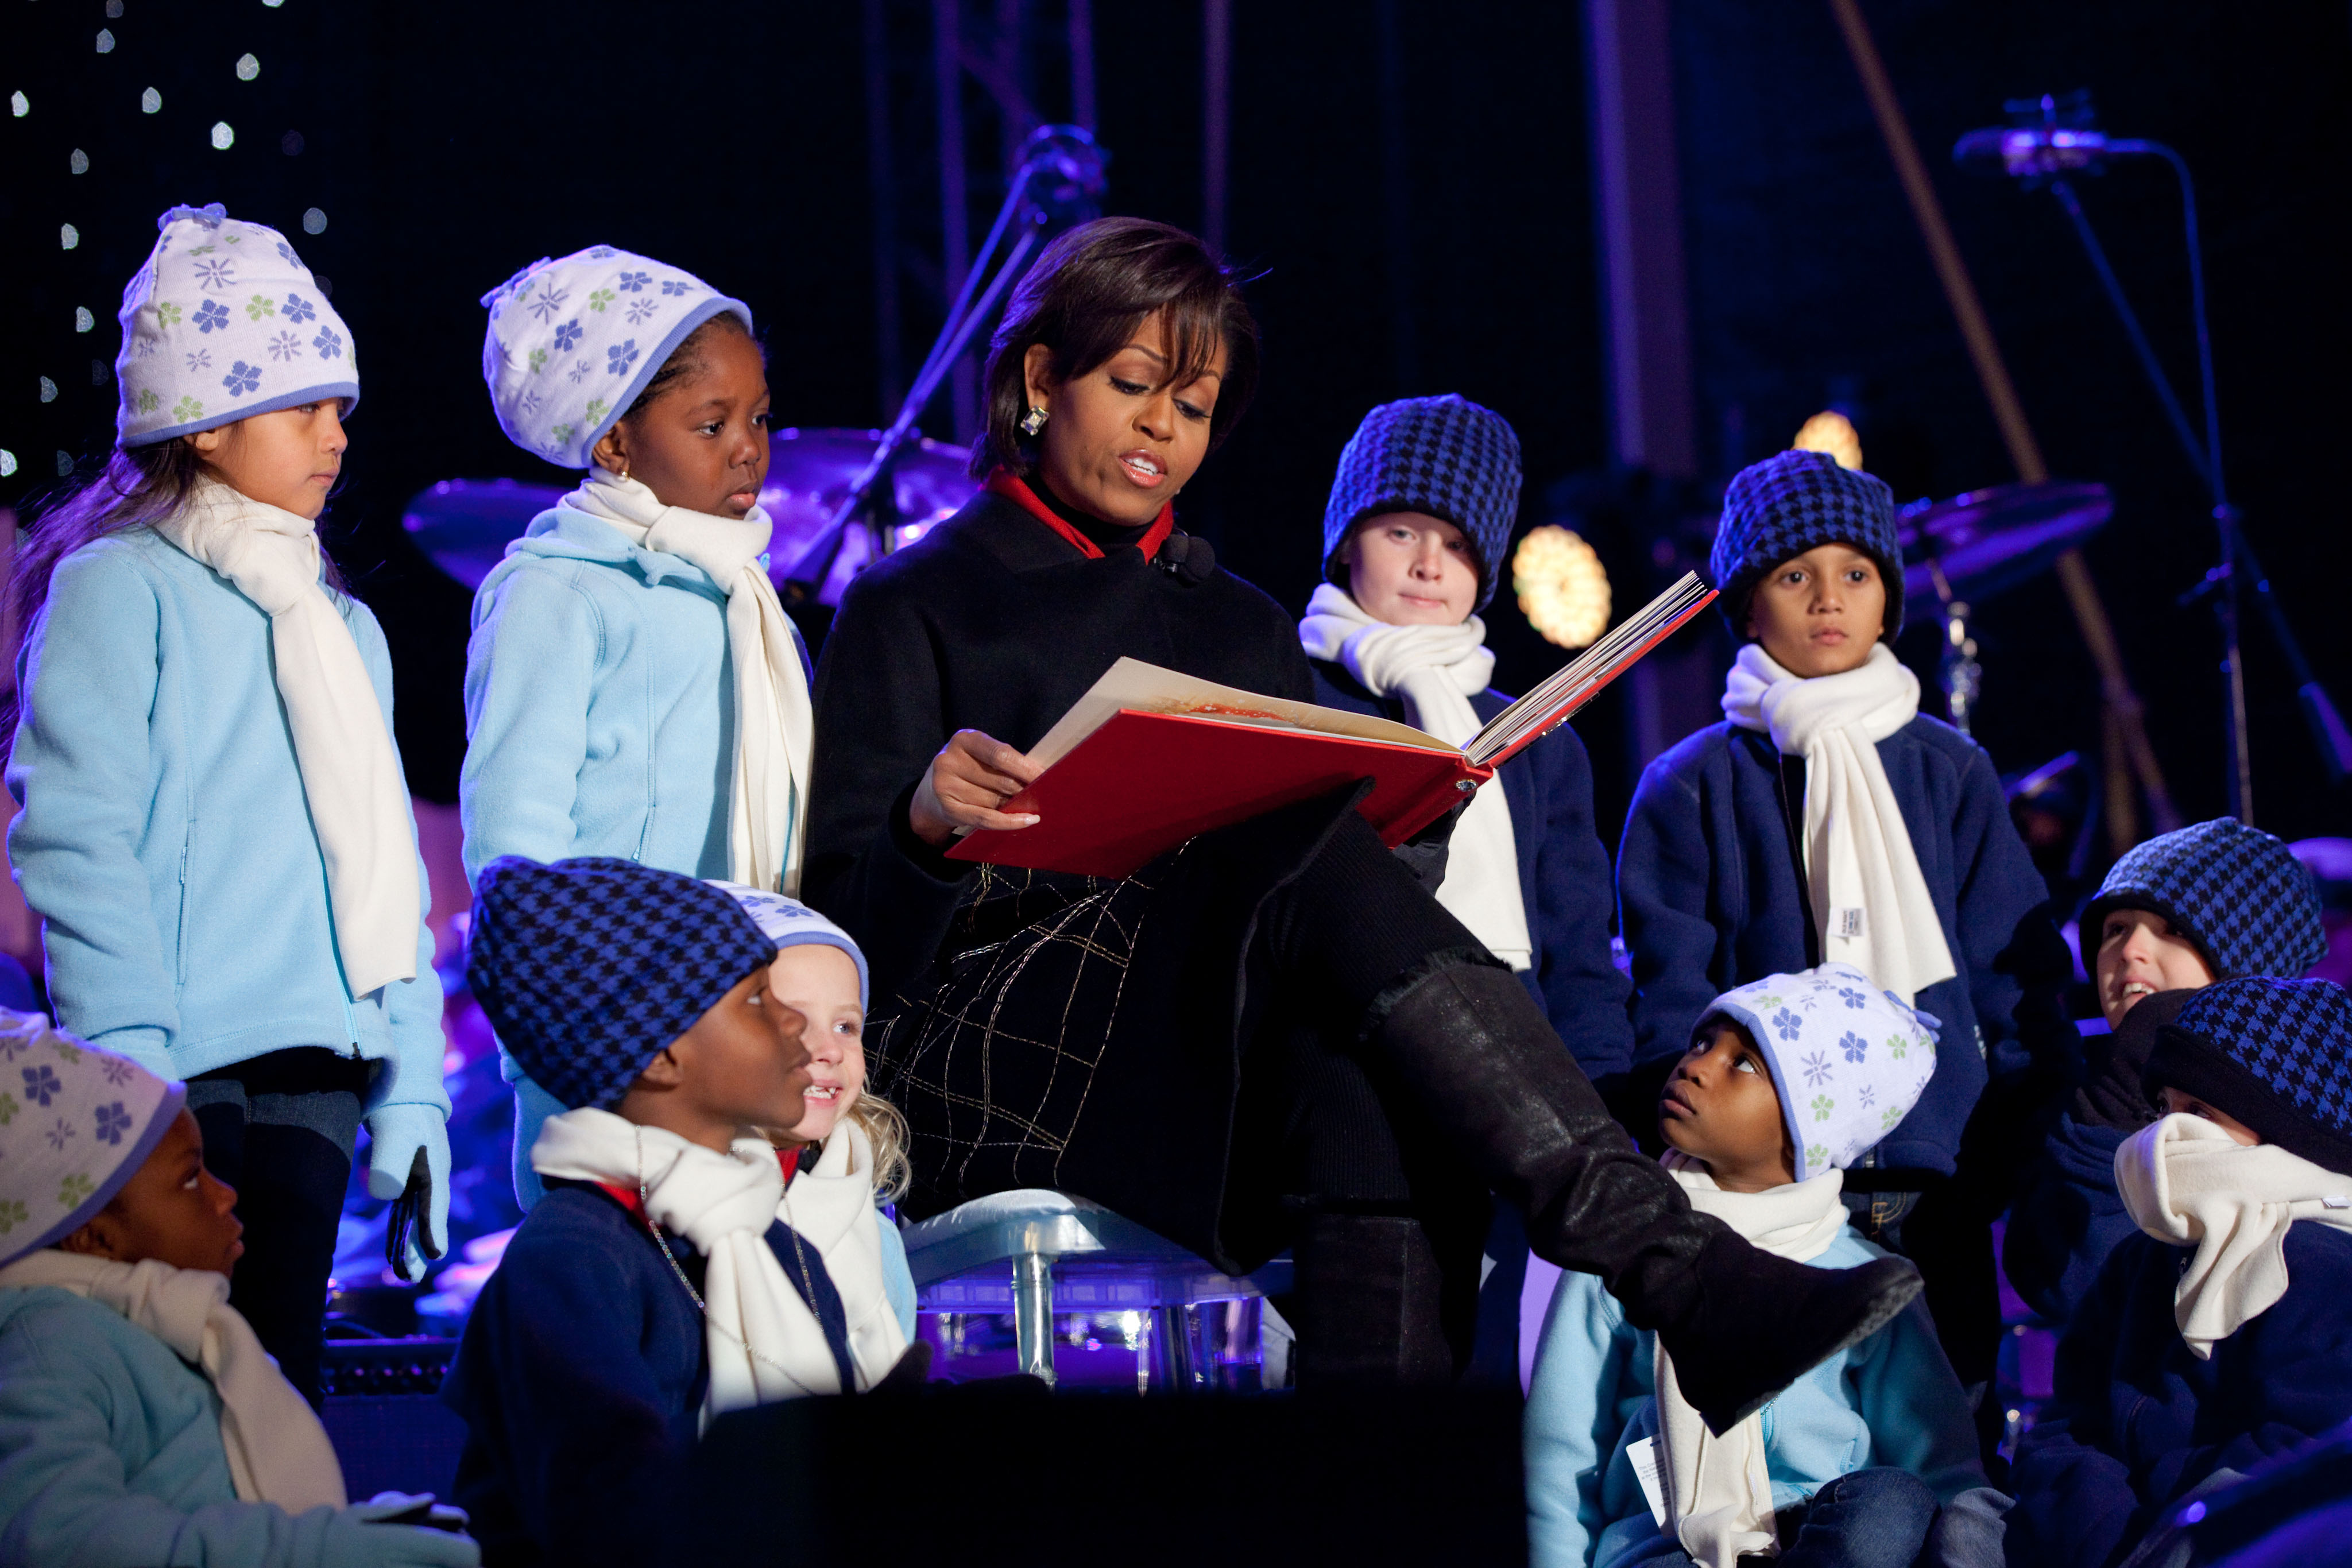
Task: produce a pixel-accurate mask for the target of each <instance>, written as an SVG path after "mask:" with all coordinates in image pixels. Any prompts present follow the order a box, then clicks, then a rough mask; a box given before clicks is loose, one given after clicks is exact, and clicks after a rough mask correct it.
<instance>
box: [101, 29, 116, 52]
mask: <svg viewBox="0 0 2352 1568" xmlns="http://www.w3.org/2000/svg"><path fill="white" fill-rule="evenodd" d="M98 52H99V53H100V54H101V55H110V54H112V53H113V52H114V35H113V34H112V33H110V32H108V31H107V30H106V29H105V28H104V27H100V29H99V30H98Z"/></svg>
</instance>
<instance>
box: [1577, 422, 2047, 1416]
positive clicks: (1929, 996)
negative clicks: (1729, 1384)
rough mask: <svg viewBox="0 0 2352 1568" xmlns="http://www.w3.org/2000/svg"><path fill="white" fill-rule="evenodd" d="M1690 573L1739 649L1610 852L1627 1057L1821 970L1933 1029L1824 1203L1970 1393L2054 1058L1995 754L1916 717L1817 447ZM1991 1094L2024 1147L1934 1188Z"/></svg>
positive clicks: (1854, 487)
mask: <svg viewBox="0 0 2352 1568" xmlns="http://www.w3.org/2000/svg"><path fill="white" fill-rule="evenodd" d="M1711 575H1712V576H1713V577H1714V579H1715V581H1716V583H1717V586H1718V587H1720V588H1721V590H1722V591H1723V596H1722V599H1721V601H1720V603H1721V604H1722V606H1723V608H1724V610H1725V612H1726V613H1727V616H1728V617H1729V619H1730V622H1731V624H1732V627H1733V629H1734V630H1735V632H1737V633H1738V635H1739V636H1740V637H1741V638H1743V639H1745V642H1744V645H1743V646H1742V647H1741V648H1740V650H1739V653H1738V658H1737V659H1736V660H1735V662H1734V663H1733V665H1732V669H1731V672H1730V675H1729V677H1728V679H1727V682H1726V685H1725V690H1724V695H1723V712H1724V722H1723V723H1721V724H1718V725H1713V726H1710V727H1707V728H1706V729H1703V730H1700V731H1699V732H1698V733H1697V734H1696V735H1693V736H1691V737H1687V738H1686V739H1685V740H1684V741H1682V742H1681V744H1679V745H1677V746H1675V747H1673V748H1671V749H1670V750H1668V751H1667V752H1666V753H1665V754H1664V756H1662V757H1660V758H1658V759H1657V760H1656V761H1655V762H1653V763H1652V764H1651V765H1650V766H1649V768H1647V769H1646V770H1645V771H1644V772H1643V775H1642V782H1641V784H1640V786H1639V788H1638V789H1636V790H1635V792H1634V796H1633V806H1632V808H1631V810H1630V811H1629V813H1628V815H1627V819H1626V823H1625V838H1624V843H1623V847H1622V850H1621V851H1620V852H1619V855H1618V861H1617V889H1618V896H1619V900H1620V908H1621V913H1622V918H1623V924H1624V934H1625V946H1626V949H1627V951H1628V953H1629V954H1630V955H1631V956H1632V958H1633V987H1634V994H1633V1009H1632V1010H1633V1034H1634V1057H1635V1060H1636V1061H1637V1063H1646V1064H1651V1065H1652V1066H1653V1067H1654V1070H1657V1071H1663V1070H1664V1062H1665V1061H1667V1060H1669V1059H1670V1058H1671V1056H1672V1054H1673V1053H1675V1052H1679V1051H1681V1050H1682V1049H1683V1044H1684V1042H1685V1040H1688V1039H1689V1036H1690V1030H1691V1026H1692V1025H1693V1023H1695V1022H1696V1019H1698V1017H1699V1015H1700V1013H1701V1012H1702V1011H1704V1010H1705V1009H1706V1007H1707V1006H1708V1005H1709V998H1712V997H1714V996H1716V995H1717V994H1718V993H1720V992H1723V991H1727V990H1730V989H1732V988H1734V987H1737V986H1741V985H1744V984H1747V983H1748V982H1749V981H1752V980H1756V979H1759V978H1760V977H1763V976H1765V975H1768V974H1771V973H1774V972H1780V971H1792V970H1801V969H1806V968H1810V967H1813V966H1815V965H1817V964H1820V963H1822V962H1824V961H1836V962H1843V963H1850V964H1853V966H1854V967H1856V968H1859V969H1860V970H1862V971H1863V972H1864V974H1866V975H1868V976H1870V977H1871V979H1872V982H1873V986H1874V988H1880V989H1885V990H1888V991H1892V992H1893V993H1895V997H1896V998H1899V999H1900V1000H1902V1001H1903V1002H1905V1003H1906V1004H1907V1005H1910V1006H1913V1007H1916V1008H1918V1009H1920V1010H1921V1011H1923V1012H1927V1013H1930V1014H1933V1015H1934V1016H1935V1017H1937V1018H1938V1019H1942V1020H1943V1035H1942V1040H1943V1049H1942V1050H1940V1051H1937V1055H1936V1075H1935V1077H1934V1078H1932V1079H1931V1080H1929V1082H1928V1083H1927V1088H1926V1089H1925V1090H1924V1091H1923V1092H1921V1093H1920V1095H1919V1097H1918V1102H1917V1103H1916V1105H1914V1106H1912V1108H1911V1109H1910V1111H1909V1113H1908V1114H1906V1116H1904V1117H1903V1118H1902V1120H1901V1121H1899V1122H1896V1123H1893V1124H1889V1125H1888V1127H1887V1128H1886V1129H1885V1134H1884V1136H1883V1137H1882V1139H1881V1140H1880V1141H1879V1145H1878V1146H1877V1147H1876V1148H1875V1149H1874V1150H1871V1151H1870V1152H1869V1153H1868V1155H1866V1157H1864V1159H1863V1160H1862V1161H1860V1162H1859V1166H1860V1167H1867V1168H1859V1167H1858V1168H1856V1169H1855V1170H1854V1171H1853V1172H1852V1173H1850V1175H1849V1178H1848V1181H1847V1184H1846V1198H1847V1202H1848V1206H1849V1207H1853V1209H1854V1210H1855V1212H1856V1217H1857V1219H1858V1221H1859V1222H1860V1223H1861V1224H1862V1226H1863V1228H1864V1235H1865V1236H1867V1237H1869V1238H1870V1239H1873V1240H1875V1241H1880V1242H1882V1243H1884V1244H1885V1245H1886V1246H1888V1247H1890V1248H1894V1249H1897V1250H1899V1251H1901V1252H1903V1253H1905V1254H1906V1255H1907V1256H1909V1257H1910V1258H1911V1259H1912V1260H1914V1261H1916V1262H1917V1263H1918V1264H1919V1269H1920V1273H1921V1274H1922V1276H1923V1277H1924V1278H1925V1280H1926V1283H1927V1301H1928V1307H1929V1309H1930V1311H1931V1312H1932V1313H1933V1314H1934V1316H1935V1319H1936V1322H1937V1327H1938V1328H1939V1330H1940V1331H1941V1332H1942V1333H1943V1336H1944V1346H1945V1349H1946V1351H1947V1353H1948V1354H1949V1355H1950V1356H1951V1358H1952V1360H1953V1363H1954V1364H1955V1366H1956V1368H1957V1369H1958V1372H1959V1374H1960V1376H1961V1379H1962V1381H1963V1382H1964V1383H1967V1384H1977V1383H1981V1382H1985V1381H1988V1380H1989V1379H1990V1376H1991V1373H1992V1358H1993V1355H1994V1353H1995V1350H1996V1349H1997V1346H1998V1337H1999V1324H2000V1317H1999V1300H1998V1297H1997V1295H1996V1292H1995V1286H1994V1281H1993V1271H1992V1267H1991V1244H1990V1239H1989V1229H1990V1222H1991V1218H1992V1217H1993V1216H1994V1215H1997V1214H1998V1213H1999V1212H2000V1209H2001V1207H2003V1206H2004V1204H2005V1203H2006V1201H2007V1196H2008V1186H2009V1184H2010V1183H2011V1181H2012V1180H2013V1179H2014V1172H2015V1171H2018V1170H2021V1169H2022V1167H2023V1166H2024V1165H2025V1163H2026V1162H2027V1160H2028V1159H2030V1157H2031V1155H2032V1148H2033V1147H2036V1146H2038V1145H2039V1140H2040V1134H2041V1130H2042V1126H2043V1125H2044V1124H2045V1118H2046V1114H2047V1113H2048V1112H2054V1110H2055V1109H2056V1107H2055V1105H2054V1103H2053V1104H2050V1105H2048V1106H2047V1107H2046V1109H2045V1107H2044V1106H2043V1104H2042V1101H2044V1100H2050V1101H2054V1100H2055V1098H2056V1096H2057V1094H2058V1093H2059V1092H2061V1089H2062V1087H2063V1084H2065V1083H2066V1082H2068V1081H2069V1077H2070V1073H2071V1067H2072V1062H2073V1060H2074V1051H2075V1049H2076V1044H2075V1041H2076V1038H2077V1037H2076V1036H2075V1033H2074V1029H2073V1027H2072V1026H2071V1025H2070V1024H2069V1023H2068V1022H2067V1021H2066V1019H2065V1018H2064V1016H2063V1012H2062V1011H2061V1009H2059V1007H2058V992H2059V990H2060V988H2062V987H2063V985H2064V983H2065V982H2066V980H2067V978H2068V977H2069V976H2070V975H2071V974H2072V972H2073V966H2072V963H2071V962H2070V960H2069V958H2068V956H2067V953H2066V949H2065V944H2064V943H2063V941H2061V940H2060V939H2059V937H2058V935H2057V932H2056V929H2055V928H2054V927H2053V925H2051V923H2050V919H2049V915H2048V908H2047V903H2048V894H2047V892H2046V891H2045V889H2044V888H2043V886H2042V877H2041V874H2040V873H2038V872H2036V871H2035V870H2034V868H2033V862H2032V858H2031V857H2030V856H2029V855H2028V854H2027V852H2026V849H2025V845H2024V843H2023V842H2022V841H2021V840H2020V839H2019V838H2018V836H2017V830H2016V829H2015V828H2013V827H2012V826H2011V824H2010V819H2009V807H2008V802H2007V800H2006V799H2005V798H2004V796H2003V795H2002V792H2001V786H2000V778H1999V777H1998V776H1997V775H1996V774H1995V773H1994V772H1993V767H1992V761H1991V759H1990V758H1988V757H1987V756H1986V755H1985V754H1984V751H1983V750H1982V749H1981V748H1980V747H1978V746H1977V745H1976V743H1975V742H1973V741H1971V740H1970V739H1969V737H1967V736H1965V735H1962V734H1960V733H1959V732H1958V730H1956V729H1954V728H1952V727H1950V726H1948V725H1946V724H1942V723H1939V722H1938V721H1937V720H1935V719H1932V718H1929V717H1927V716H1925V715H1923V714H1922V713H1920V712H1919V683H1918V680H1917V678H1916V676H1914V675H1913V674H1911V672H1910V671H1909V670H1907V669H1906V668H1905V667H1904V666H1903V664H1902V663H1901V662H1900V661H1898V660H1897V659H1896V658H1895V653H1894V650H1893V649H1892V648H1890V647H1888V646H1887V642H1888V640H1890V639H1891V638H1892V637H1893V636H1894V634H1895V632H1896V630H1897V629H1898V628H1899V627H1900V626H1901V625H1902V621H1903V557H1902V549H1901V546H1900V545H1899V544H1898V543H1897V542H1896V539H1895V507H1894V498H1893V496H1892V495H1891V493H1890V492H1889V491H1888V490H1887V488H1886V486H1885V484H1884V483H1883V482H1882V481H1880V480H1878V479H1877V478H1874V477H1873V476H1870V475H1868V474H1864V473H1859V472H1855V471H1853V470H1850V469H1846V468H1842V467H1840V466H1838V465H1837V463H1836V462H1835V461H1834V460H1833V459H1832V458H1830V457H1829V456H1827V455H1824V454H1822V453H1818V452H1784V453H1781V454H1780V455H1779V456H1777V457H1773V458H1770V459H1769V460H1767V461H1765V462H1762V463H1759V464H1757V465H1755V466H1753V467H1750V468H1748V469H1745V470H1743V471H1742V472H1741V473H1740V474H1739V475H1738V476H1736V477H1735V478H1734V479H1733V480H1732V482H1731V485H1730V487H1729V488H1728V490H1727V491H1726V493H1725V496H1724V504H1723V519H1722V522H1721V524H1720V526H1719V527H1718V528H1717V531H1716V538H1715V549H1714V552H1713V555H1712V558H1711ZM1988 1082H1993V1083H1997V1084H1999V1085H2000V1086H2001V1087H2002V1089H2003V1093H2004V1104H2003V1109H2002V1111H2001V1112H2000V1114H1999V1115H1997V1116H1992V1117H1989V1118H1987V1119H1986V1121H1985V1124H1984V1127H1985V1128H1986V1129H1990V1131H1992V1132H1995V1133H2008V1134H2011V1135H2012V1136H2014V1137H2015V1138H2016V1139H2017V1140H2018V1141H2019V1142H2020V1143H2021V1145H2022V1146H2021V1147H2019V1148H2017V1149H2015V1150H2011V1149H2008V1148H1991V1147H1988V1148H1986V1149H1985V1150H1984V1151H1983V1152H1982V1154H1981V1155H1980V1156H1979V1157H1977V1158H1974V1159H1972V1160H1971V1161H1970V1162H1969V1164H1970V1167H1971V1168H1969V1170H1967V1171H1965V1172H1964V1173H1963V1176H1964V1179H1963V1180H1962V1181H1960V1182H1958V1183H1949V1182H1947V1181H1946V1179H1945V1178H1948V1177H1950V1176H1953V1175H1954V1173H1955V1171H1956V1170H1957V1169H1958V1168H1959V1167H1960V1166H1961V1163H1962V1162H1961V1159H1960V1155H1961V1147H1962V1134H1963V1133H1964V1132H1965V1131H1967V1130H1968V1129H1969V1124H1970V1118H1971V1116H1972V1114H1973V1113H1974V1112H1975V1110H1976V1107H1977V1103H1978V1101H1979V1098H1980V1097H1981V1096H1982V1095H1983V1094H1984V1092H1985V1090H1986V1088H1987V1085H1988ZM2012 1101H2014V1102H2023V1103H2020V1104H2012V1103H2011V1102H2012ZM1977 1135H1978V1136H1979V1137H1980V1136H1981V1135H1982V1130H1981V1129H1980V1131H1979V1134H1977ZM1931 1187H1933V1188H1937V1189H1938V1190H1937V1192H1936V1193H1935V1196H1934V1197H1933V1198H1932V1199H1930V1200H1929V1206H1928V1208H1927V1210H1925V1211H1923V1212H1922V1213H1921V1214H1920V1215H1919V1216H1918V1223H1917V1224H1916V1225H1909V1226H1907V1227H1906V1216H1908V1215H1910V1213H1911V1211H1912V1209H1913V1208H1914V1207H1915V1206H1916V1205H1918V1204H1919V1202H1920V1195H1921V1194H1922V1193H1923V1192H1925V1191H1927V1189H1929V1188H1931ZM1938 1210H1940V1212H1937V1211H1938Z"/></svg>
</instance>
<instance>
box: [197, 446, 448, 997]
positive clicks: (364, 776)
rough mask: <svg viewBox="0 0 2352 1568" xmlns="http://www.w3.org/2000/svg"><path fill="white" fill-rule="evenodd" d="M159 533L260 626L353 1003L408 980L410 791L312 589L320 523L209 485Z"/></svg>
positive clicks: (362, 669)
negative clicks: (256, 609) (209, 573)
mask: <svg viewBox="0 0 2352 1568" xmlns="http://www.w3.org/2000/svg"><path fill="white" fill-rule="evenodd" d="M154 528H155V531H156V532H157V533H159V534H161V535H162V536H163V538H167V539H169V540H170V541H171V542H172V543H173V544H174V545H176V546H178V547H179V548H180V549H182V550H184V551H185V552H186V553H187V554H188V555H190V556H192V557H194V559H197V560H200V561H202V562H204V564H205V565H206V566H208V567H210V568H212V569H213V570H215V571H216V572H218V573H220V574H221V576H223V577H225V578H226V579H227V580H229V582H230V583H231V584H232V585H234V586H235V587H236V591H238V592H239V593H242V594H244V595H245V596H246V597H247V599H250V600H252V601H254V602H255V603H256V604H257V605H259V606H261V608H262V610H263V612H265V613H267V614H268V617H269V645H270V652H271V653H272V655H273V658H272V660H271V662H272V663H273V664H275V665H276V666H277V673H278V697H279V699H280V700H281V701H283V702H284V703H285V705H286V723H287V727H289V729H290V730H292V732H293V736H294V761H295V765H296V766H297V767H298V768H299V769H300V770H301V774H302V795H303V798H304V799H305V800H308V801H309V802H310V823H311V826H312V827H313V828H315V829H316V830H317V831H318V835H319V851H320V854H321V855H322V856H323V857H324V858H325V860H326V863H327V903H328V907H329V908H330V910H331V912H332V913H333V915H334V921H335V949H336V952H337V954H338V955H339V956H341V959H342V963H343V979H344V982H345V983H346V984H347V985H349V986H350V987H351V990H352V995H353V996H355V997H363V996H366V995H367V994H368V993H369V992H371V991H373V990H375V989H377V988H379V987H382V986H384V985H386V984H388V983H390V982H392V981H394V980H406V979H412V978H414V977H415V974H416V942H417V930H418V926H419V924H420V922H421V921H422V919H423V918H424V916H423V908H424V902H423V899H422V896H421V894H420V892H419V889H418V885H417V881H416V830H415V823H414V822H413V821H412V820H411V818H410V816H409V810H408V784H407V781H406V780H405V779H403V778H402V776H401V771H400V758H399V757H398V756H397V755H396V754H395V753H394V750H393V746H392V731H391V730H390V728H389V727H386V725H385V724H384V718H383V705H382V704H380V703H378V702H377V701H376V696H375V685H374V684H373V682H371V681H370V680H369V679H368V673H367V665H366V664H364V663H362V661H361V659H360V648H359V644H358V643H356V642H354V641H353V640H352V629H351V627H350V626H348V625H347V624H345V623H344V621H343V618H342V616H341V615H340V614H338V613H336V611H335V606H334V601H331V599H329V598H328V597H327V591H326V589H325V588H324V587H323V586H321V585H320V581H319V533H318V525H317V524H316V523H314V522H312V521H311V520H310V518H308V517H297V516H295V515H294V514H293V513H292V512H289V511H285V510H282V509H281V508H279V507H271V506H267V505H264V504H263V503H262V502H259V501H256V500H253V499H251V498H249V497H246V496H244V495H242V494H240V493H239V492H237V491H236V490H233V489H231V488H230V487H229V486H226V485H223V484H221V483H219V482H218V481H216V480H210V479H207V480H205V481H203V482H202V483H200V484H198V485H197V486H196V487H195V489H194V491H193V492H192V493H191V494H190V496H189V497H188V501H187V504H186V505H185V506H184V507H181V508H180V509H179V510H178V511H176V512H174V513H173V514H172V515H171V516H170V517H165V518H164V519H163V521H161V522H159V523H157V524H155V525H154Z"/></svg>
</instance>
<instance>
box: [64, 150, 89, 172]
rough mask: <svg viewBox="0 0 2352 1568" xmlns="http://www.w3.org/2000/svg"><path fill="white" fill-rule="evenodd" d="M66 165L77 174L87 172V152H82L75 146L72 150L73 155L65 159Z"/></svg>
mask: <svg viewBox="0 0 2352 1568" xmlns="http://www.w3.org/2000/svg"><path fill="white" fill-rule="evenodd" d="M66 167H67V168H68V169H70V170H72V171H73V172H75V173H77V174H87V173H89V153H87V152H83V151H82V150H81V149H80V148H79V147H77V148H75V149H74V150H73V155H72V156H71V157H69V158H68V159H67V160H66Z"/></svg>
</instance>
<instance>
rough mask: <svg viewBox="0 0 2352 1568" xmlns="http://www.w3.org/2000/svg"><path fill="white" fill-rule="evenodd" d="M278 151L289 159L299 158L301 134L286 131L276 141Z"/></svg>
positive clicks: (300, 154) (300, 153)
mask: <svg viewBox="0 0 2352 1568" xmlns="http://www.w3.org/2000/svg"><path fill="white" fill-rule="evenodd" d="M278 151H279V152H283V153H285V154H286V156H288V157H289V158H299V157H300V156H302V133H301V132H300V131H288V132H287V133H286V134H285V135H283V136H281V137H279V138H278Z"/></svg>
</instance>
